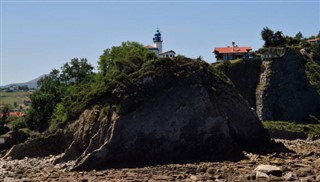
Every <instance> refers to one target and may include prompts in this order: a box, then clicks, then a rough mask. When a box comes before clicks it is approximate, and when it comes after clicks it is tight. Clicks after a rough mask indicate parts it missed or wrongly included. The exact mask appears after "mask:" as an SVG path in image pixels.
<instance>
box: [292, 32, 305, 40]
mask: <svg viewBox="0 0 320 182" xmlns="http://www.w3.org/2000/svg"><path fill="white" fill-rule="evenodd" d="M294 38H295V39H298V40H301V39H303V35H302V33H301V32H298V33H297V34H296V35H295V36H294Z"/></svg>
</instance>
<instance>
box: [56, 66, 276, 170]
mask: <svg viewBox="0 0 320 182" xmlns="http://www.w3.org/2000/svg"><path fill="white" fill-rule="evenodd" d="M169 66H171V67H166V69H165V70H162V71H163V72H161V74H153V76H152V77H151V76H150V75H145V76H143V77H141V78H139V79H140V81H139V82H138V83H137V84H134V85H131V86H129V87H126V88H119V89H117V90H115V91H114V92H113V93H114V95H122V96H123V95H125V96H126V97H125V98H124V99H122V100H121V102H120V104H119V105H120V107H121V111H120V112H117V111H116V106H115V105H112V104H104V105H96V106H94V107H92V108H91V109H87V110H86V111H85V112H84V113H83V114H82V115H81V116H80V118H79V120H77V121H76V124H75V129H74V130H75V134H74V140H73V142H72V144H71V145H70V146H69V148H68V149H67V150H66V151H65V153H64V155H63V156H61V157H60V158H59V159H57V160H56V161H55V162H56V163H61V162H68V161H72V160H74V161H75V166H74V168H73V169H75V170H88V169H103V168H113V167H116V168H117V167H135V166H144V165H153V164H164V163H172V162H192V161H222V160H233V161H235V160H239V159H241V158H243V157H244V156H243V154H242V151H243V150H247V151H251V152H262V151H265V149H266V148H268V147H269V145H270V144H271V142H270V140H269V137H268V135H267V132H266V131H265V130H264V129H263V127H262V125H261V123H260V121H259V119H258V117H257V116H256V115H255V113H254V112H253V111H252V110H251V109H250V107H249V106H248V104H247V102H246V101H245V100H244V99H243V98H242V97H241V96H240V94H239V93H238V92H237V91H236V89H235V88H234V87H233V85H232V84H230V83H228V82H227V81H226V80H223V79H221V78H219V77H218V76H217V75H216V74H215V73H214V71H213V70H210V69H211V68H210V67H209V65H207V64H199V62H191V63H188V64H185V65H184V66H181V65H177V64H176V63H173V64H172V65H169ZM177 73H179V74H177ZM159 75H160V76H159ZM145 78H148V81H147V82H146V81H144V80H146V79H145ZM105 99H107V98H105ZM101 108H104V109H101ZM106 108H107V109H106ZM102 111H104V112H105V116H102V114H101V112H102Z"/></svg>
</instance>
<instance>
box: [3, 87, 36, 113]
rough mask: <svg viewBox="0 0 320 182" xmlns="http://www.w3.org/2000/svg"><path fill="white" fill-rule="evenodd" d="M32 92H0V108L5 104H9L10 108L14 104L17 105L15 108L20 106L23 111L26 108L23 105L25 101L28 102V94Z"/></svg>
mask: <svg viewBox="0 0 320 182" xmlns="http://www.w3.org/2000/svg"><path fill="white" fill-rule="evenodd" d="M31 93H32V92H29V91H19V92H6V91H0V106H1V105H5V104H10V105H12V106H14V105H15V103H16V104H17V105H18V107H17V108H14V109H19V107H20V106H21V107H22V108H23V109H25V108H26V107H27V106H26V105H25V103H24V102H25V101H27V102H28V101H30V98H29V96H30V94H31Z"/></svg>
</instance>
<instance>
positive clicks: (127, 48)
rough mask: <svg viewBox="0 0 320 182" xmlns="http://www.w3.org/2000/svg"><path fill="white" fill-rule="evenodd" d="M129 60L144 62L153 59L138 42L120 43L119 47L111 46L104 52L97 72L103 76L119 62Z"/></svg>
mask: <svg viewBox="0 0 320 182" xmlns="http://www.w3.org/2000/svg"><path fill="white" fill-rule="evenodd" d="M131 58H134V59H136V60H141V61H142V62H146V61H147V60H149V59H153V58H154V54H152V53H150V52H149V51H148V49H147V48H145V47H144V46H143V45H142V44H140V43H138V42H129V41H127V42H122V44H121V45H120V46H113V47H112V48H111V49H110V48H108V49H106V50H104V52H103V54H102V55H101V56H100V59H99V61H98V69H99V71H100V72H101V73H102V74H103V75H105V73H107V72H108V71H109V70H111V69H112V68H114V67H115V66H117V65H116V64H119V62H121V61H130V59H131Z"/></svg>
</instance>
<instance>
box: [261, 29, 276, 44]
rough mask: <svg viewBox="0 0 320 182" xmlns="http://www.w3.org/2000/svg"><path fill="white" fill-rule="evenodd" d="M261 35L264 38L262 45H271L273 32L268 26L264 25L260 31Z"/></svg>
mask: <svg viewBox="0 0 320 182" xmlns="http://www.w3.org/2000/svg"><path fill="white" fill-rule="evenodd" d="M261 37H262V40H264V47H271V46H273V37H274V32H273V31H272V30H271V29H270V28H268V27H264V28H263V29H262V31H261Z"/></svg>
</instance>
